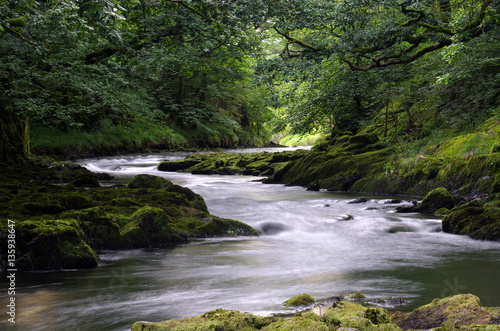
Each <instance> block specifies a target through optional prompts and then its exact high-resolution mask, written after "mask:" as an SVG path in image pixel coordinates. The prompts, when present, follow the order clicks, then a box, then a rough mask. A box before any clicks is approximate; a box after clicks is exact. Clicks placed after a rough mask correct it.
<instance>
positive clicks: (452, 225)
mask: <svg viewBox="0 0 500 331" xmlns="http://www.w3.org/2000/svg"><path fill="white" fill-rule="evenodd" d="M442 228H443V231H444V232H448V233H455V234H464V235H468V236H470V237H471V238H474V239H486V240H495V241H500V208H499V207H495V206H491V207H487V208H483V207H474V206H470V207H464V208H462V209H458V210H455V211H453V212H451V213H450V214H448V215H447V216H446V217H445V218H443V222H442Z"/></svg>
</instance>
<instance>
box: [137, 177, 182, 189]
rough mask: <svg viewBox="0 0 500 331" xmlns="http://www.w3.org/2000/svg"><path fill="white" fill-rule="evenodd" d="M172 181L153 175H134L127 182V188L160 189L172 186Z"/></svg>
mask: <svg viewBox="0 0 500 331" xmlns="http://www.w3.org/2000/svg"><path fill="white" fill-rule="evenodd" d="M172 185H173V184H172V182H171V181H169V180H168V179H165V178H162V177H159V176H153V175H136V176H135V177H134V178H132V180H131V181H130V182H129V183H128V184H127V188H129V189H141V188H151V189H162V188H168V187H170V186H172Z"/></svg>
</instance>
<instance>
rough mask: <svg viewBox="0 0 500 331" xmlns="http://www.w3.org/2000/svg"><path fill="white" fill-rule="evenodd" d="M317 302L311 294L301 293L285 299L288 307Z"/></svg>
mask: <svg viewBox="0 0 500 331" xmlns="http://www.w3.org/2000/svg"><path fill="white" fill-rule="evenodd" d="M314 302H316V300H314V298H313V297H312V296H310V295H309V294H300V295H297V296H294V297H293V298H290V299H288V300H286V301H285V305H286V306H287V307H298V306H309V305H311V304H313V303H314Z"/></svg>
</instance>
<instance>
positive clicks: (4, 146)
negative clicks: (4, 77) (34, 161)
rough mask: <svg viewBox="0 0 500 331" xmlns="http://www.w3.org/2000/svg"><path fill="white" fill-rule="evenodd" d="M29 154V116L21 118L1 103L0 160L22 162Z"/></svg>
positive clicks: (8, 162) (9, 162)
mask: <svg viewBox="0 0 500 331" xmlns="http://www.w3.org/2000/svg"><path fill="white" fill-rule="evenodd" d="M28 155H29V118H26V119H25V120H23V119H21V118H20V117H19V116H17V115H16V114H14V113H12V112H11V111H8V110H6V109H5V104H3V103H0V162H3V163H7V164H11V163H16V164H18V163H22V162H24V161H25V160H26V159H27V157H28Z"/></svg>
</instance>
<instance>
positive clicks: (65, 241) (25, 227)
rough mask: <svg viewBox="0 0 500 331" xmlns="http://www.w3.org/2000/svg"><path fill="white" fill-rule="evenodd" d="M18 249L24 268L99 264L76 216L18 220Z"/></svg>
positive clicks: (55, 267)
mask: <svg viewBox="0 0 500 331" xmlns="http://www.w3.org/2000/svg"><path fill="white" fill-rule="evenodd" d="M2 222H3V221H2ZM3 228H4V226H2V229H3ZM1 232H4V230H2V231H1ZM3 240H5V239H1V240H0V241H3ZM2 244H3V243H2ZM16 249H17V252H18V254H19V255H18V256H17V258H18V262H19V263H18V264H16V265H17V267H18V269H19V270H20V271H25V270H50V269H84V268H94V267H96V266H97V264H98V258H97V255H96V254H95V252H94V251H93V250H92V249H91V248H90V247H89V245H87V243H85V241H84V240H83V231H82V229H81V228H80V226H79V224H78V222H77V221H76V220H74V219H62V220H44V221H31V220H28V221H19V222H16Z"/></svg>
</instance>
